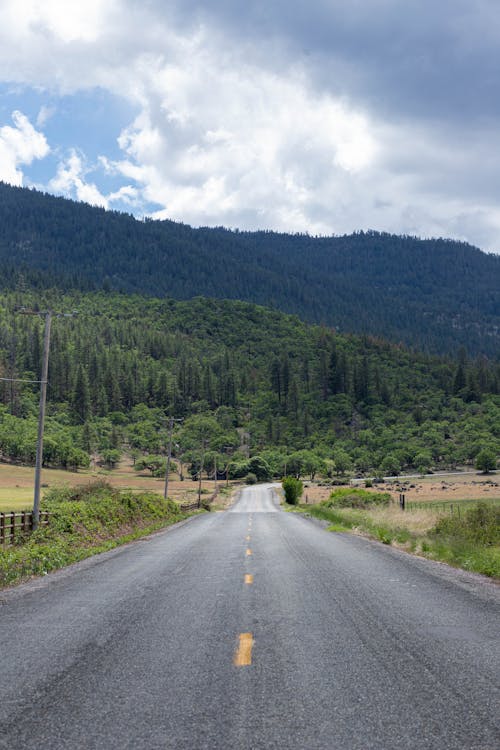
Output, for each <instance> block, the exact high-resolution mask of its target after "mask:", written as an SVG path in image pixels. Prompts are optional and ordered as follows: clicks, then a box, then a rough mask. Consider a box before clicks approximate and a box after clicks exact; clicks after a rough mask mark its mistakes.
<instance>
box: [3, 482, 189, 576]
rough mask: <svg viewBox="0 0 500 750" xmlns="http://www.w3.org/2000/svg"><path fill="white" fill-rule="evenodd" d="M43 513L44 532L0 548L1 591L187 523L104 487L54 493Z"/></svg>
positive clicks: (170, 510)
mask: <svg viewBox="0 0 500 750" xmlns="http://www.w3.org/2000/svg"><path fill="white" fill-rule="evenodd" d="M42 508H43V509H44V510H48V511H49V512H50V513H51V521H50V524H49V525H48V526H42V527H40V528H39V529H38V530H37V531H36V532H34V533H33V534H31V535H29V536H26V537H23V536H22V534H20V535H19V536H18V538H17V540H16V543H15V544H14V545H11V546H5V547H3V548H0V587H2V586H8V585H12V584H14V583H19V582H20V581H23V580H26V579H27V578H30V577H31V576H35V575H45V574H46V573H48V572H49V571H51V570H55V569H57V568H61V567H63V566H65V565H69V564H71V563H74V562H78V561H79V560H83V559H84V558H86V557H89V556H90V555H95V554H97V553H99V552H104V551H106V550H109V549H112V548H113V547H116V546H117V545H119V544H124V543H125V542H128V541H131V540H133V539H138V538H139V537H141V536H145V535H147V534H150V533H152V532H153V531H157V530H158V529H161V528H163V527H165V526H168V525H170V524H172V523H176V522H177V521H180V520H182V519H183V518H186V517H187V516H188V515H190V514H187V513H182V512H181V511H180V510H179V507H178V505H177V504H176V503H173V502H172V501H170V500H169V501H165V500H164V499H163V498H162V497H161V496H159V495H157V494H155V493H133V492H120V491H119V490H116V489H113V488H112V487H110V486H109V485H107V484H106V483H105V482H96V483H94V484H93V485H87V486H81V487H78V488H73V489H70V488H64V489H58V490H52V491H49V492H48V493H47V496H46V498H44V501H43V504H42Z"/></svg>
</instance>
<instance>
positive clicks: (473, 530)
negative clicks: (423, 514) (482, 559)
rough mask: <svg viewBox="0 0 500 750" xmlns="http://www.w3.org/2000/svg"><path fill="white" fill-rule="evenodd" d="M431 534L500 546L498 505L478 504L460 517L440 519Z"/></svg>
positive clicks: (499, 507) (455, 515)
mask: <svg viewBox="0 0 500 750" xmlns="http://www.w3.org/2000/svg"><path fill="white" fill-rule="evenodd" d="M433 533H434V534H435V535H437V536H447V537H455V538H458V539H461V540H464V541H469V542H475V543H479V544H485V545H493V544H500V505H489V504H488V503H478V504H477V505H476V506H475V507H474V508H471V509H470V510H467V511H466V512H465V513H464V515H463V516H462V517H460V516H459V515H458V514H453V515H450V516H448V517H446V518H442V519H441V520H440V521H439V522H438V523H437V524H436V526H435V528H434V531H433Z"/></svg>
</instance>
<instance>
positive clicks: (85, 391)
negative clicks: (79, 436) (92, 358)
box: [73, 365, 90, 422]
mask: <svg viewBox="0 0 500 750" xmlns="http://www.w3.org/2000/svg"><path fill="white" fill-rule="evenodd" d="M73 409H74V410H75V413H76V414H77V415H78V416H79V418H80V419H81V420H82V422H86V421H87V418H88V417H89V415H90V388H89V379H88V377H87V373H86V371H85V370H84V369H83V367H82V365H80V366H79V367H78V370H77V374H76V383H75V390H74V392H73Z"/></svg>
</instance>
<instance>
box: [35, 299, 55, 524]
mask: <svg viewBox="0 0 500 750" xmlns="http://www.w3.org/2000/svg"><path fill="white" fill-rule="evenodd" d="M51 324H52V312H51V311H50V310H49V311H48V312H46V313H45V333H44V337H43V360H42V379H41V381H40V408H39V411H38V436H37V441H36V462H35V491H34V496H33V528H34V529H36V528H37V527H38V523H39V521H40V487H41V479H42V461H43V429H44V424H45V403H46V401H47V379H48V375H49V350H50V327H51Z"/></svg>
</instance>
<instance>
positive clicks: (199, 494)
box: [198, 440, 206, 508]
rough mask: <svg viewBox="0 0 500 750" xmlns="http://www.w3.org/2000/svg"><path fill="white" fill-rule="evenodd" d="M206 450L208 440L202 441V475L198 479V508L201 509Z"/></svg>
mask: <svg viewBox="0 0 500 750" xmlns="http://www.w3.org/2000/svg"><path fill="white" fill-rule="evenodd" d="M205 448H206V440H202V441H201V462H200V475H199V477H198V508H201V475H202V473H203V467H204V465H205Z"/></svg>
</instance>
